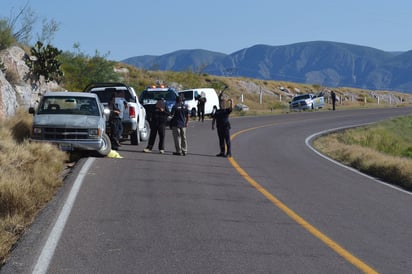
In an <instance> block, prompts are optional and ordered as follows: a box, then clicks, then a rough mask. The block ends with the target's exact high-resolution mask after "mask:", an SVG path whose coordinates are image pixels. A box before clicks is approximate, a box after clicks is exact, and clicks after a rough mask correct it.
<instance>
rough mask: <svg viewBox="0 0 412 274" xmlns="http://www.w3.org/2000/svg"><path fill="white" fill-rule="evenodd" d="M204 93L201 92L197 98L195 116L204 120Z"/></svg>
mask: <svg viewBox="0 0 412 274" xmlns="http://www.w3.org/2000/svg"><path fill="white" fill-rule="evenodd" d="M206 101H207V100H206V95H205V93H204V92H202V94H201V95H199V96H198V98H197V116H198V117H199V121H202V122H203V121H204V120H205V104H206Z"/></svg>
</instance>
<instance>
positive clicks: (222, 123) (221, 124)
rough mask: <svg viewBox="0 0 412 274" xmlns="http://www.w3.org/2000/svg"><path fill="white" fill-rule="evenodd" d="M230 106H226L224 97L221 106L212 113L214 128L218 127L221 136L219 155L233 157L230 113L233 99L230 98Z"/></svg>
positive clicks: (218, 133)
mask: <svg viewBox="0 0 412 274" xmlns="http://www.w3.org/2000/svg"><path fill="white" fill-rule="evenodd" d="M228 103H229V106H228V107H226V102H225V100H224V99H223V98H221V99H220V108H219V109H215V110H214V112H213V113H212V118H213V120H212V130H214V129H215V125H216V128H217V135H218V137H219V147H220V152H219V153H218V154H217V155H216V156H218V157H232V146H231V142H230V122H229V114H230V113H231V112H232V110H233V100H232V99H229V100H228Z"/></svg>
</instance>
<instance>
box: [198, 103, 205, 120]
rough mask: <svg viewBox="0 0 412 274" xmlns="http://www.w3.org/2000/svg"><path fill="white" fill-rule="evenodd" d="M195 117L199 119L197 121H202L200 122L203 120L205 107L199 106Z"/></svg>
mask: <svg viewBox="0 0 412 274" xmlns="http://www.w3.org/2000/svg"><path fill="white" fill-rule="evenodd" d="M197 116H198V117H199V121H200V120H202V122H203V121H204V120H205V107H204V106H203V107H202V106H199V107H198V109H197Z"/></svg>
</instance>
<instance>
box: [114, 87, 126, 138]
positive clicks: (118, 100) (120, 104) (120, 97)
mask: <svg viewBox="0 0 412 274" xmlns="http://www.w3.org/2000/svg"><path fill="white" fill-rule="evenodd" d="M115 94H116V97H115V99H114V100H115V101H114V103H115V106H116V108H117V109H118V110H119V114H118V116H119V118H120V123H119V125H118V127H119V128H118V131H117V134H118V136H117V139H118V140H121V138H122V135H123V115H124V112H125V111H126V109H127V101H126V99H124V92H122V91H117V92H116V93H115Z"/></svg>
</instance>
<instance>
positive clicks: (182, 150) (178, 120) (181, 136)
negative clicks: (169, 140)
mask: <svg viewBox="0 0 412 274" xmlns="http://www.w3.org/2000/svg"><path fill="white" fill-rule="evenodd" d="M171 116H172V119H171V121H170V127H171V128H172V133H173V140H174V143H175V148H176V152H173V155H183V156H185V155H186V154H187V138H186V128H187V124H188V123H189V110H188V107H187V105H185V104H184V101H183V100H182V98H181V97H180V96H177V97H176V104H175V105H174V106H173V108H172V112H171Z"/></svg>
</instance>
